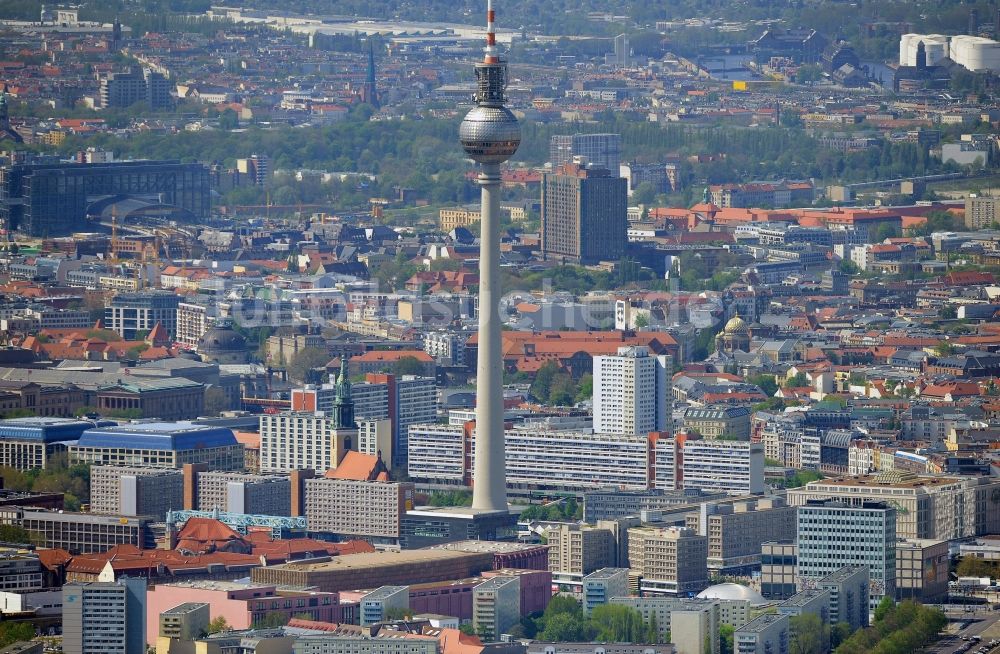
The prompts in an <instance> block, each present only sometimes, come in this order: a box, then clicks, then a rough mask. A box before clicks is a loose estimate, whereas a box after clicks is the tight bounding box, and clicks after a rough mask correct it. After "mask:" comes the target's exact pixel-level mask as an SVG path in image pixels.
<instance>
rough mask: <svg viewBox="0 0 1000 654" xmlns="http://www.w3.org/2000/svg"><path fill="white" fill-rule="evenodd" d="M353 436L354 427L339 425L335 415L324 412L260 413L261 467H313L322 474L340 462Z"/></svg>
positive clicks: (264, 469)
mask: <svg viewBox="0 0 1000 654" xmlns="http://www.w3.org/2000/svg"><path fill="white" fill-rule="evenodd" d="M356 439H357V430H354V429H339V428H338V427H337V419H336V418H334V417H333V416H329V415H326V414H324V413H319V412H316V413H312V412H306V411H286V412H283V413H274V414H266V413H265V414H261V416H260V469H261V472H290V471H292V470H313V471H315V472H316V474H318V475H322V474H325V473H326V471H327V470H330V469H331V468H336V467H337V466H338V465H339V464H340V461H341V459H343V457H344V454H345V452H346V451H347V450H349V449H352V445H353V443H354V442H355V441H356Z"/></svg>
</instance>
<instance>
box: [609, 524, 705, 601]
mask: <svg viewBox="0 0 1000 654" xmlns="http://www.w3.org/2000/svg"><path fill="white" fill-rule="evenodd" d="M628 560H629V567H630V568H631V569H632V570H633V571H634V572H637V573H638V574H639V575H640V576H641V580H640V582H639V590H640V591H642V592H648V593H665V594H669V595H683V594H687V593H697V592H699V591H701V590H702V589H704V588H705V587H707V586H708V538H707V537H705V536H701V535H699V534H698V533H696V532H695V531H694V530H692V529H686V528H682V527H667V528H663V529H660V528H655V527H633V528H632V529H629V530H628Z"/></svg>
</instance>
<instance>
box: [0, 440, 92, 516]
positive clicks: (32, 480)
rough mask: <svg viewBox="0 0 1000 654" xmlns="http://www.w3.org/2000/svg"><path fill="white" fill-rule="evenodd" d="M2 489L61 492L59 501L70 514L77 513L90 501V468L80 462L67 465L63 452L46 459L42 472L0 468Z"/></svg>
mask: <svg viewBox="0 0 1000 654" xmlns="http://www.w3.org/2000/svg"><path fill="white" fill-rule="evenodd" d="M0 477H2V478H3V486H4V488H9V489H11V490H18V491H33V492H36V493H63V496H64V499H63V502H64V504H65V506H66V508H67V509H69V510H70V511H78V510H79V509H80V506H81V504H83V503H86V502H89V501H90V466H89V465H87V464H83V463H78V464H76V465H72V466H70V465H68V463H67V455H66V453H65V452H62V453H59V454H56V455H54V456H53V457H52V458H50V459H49V460H48V463H47V465H46V467H45V469H41V468H33V469H31V470H27V471H20V470H15V469H14V468H7V467H0Z"/></svg>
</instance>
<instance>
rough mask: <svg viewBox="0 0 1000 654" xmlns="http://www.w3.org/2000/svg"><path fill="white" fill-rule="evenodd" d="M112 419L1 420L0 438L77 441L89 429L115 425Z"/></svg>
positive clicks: (40, 418)
mask: <svg viewBox="0 0 1000 654" xmlns="http://www.w3.org/2000/svg"><path fill="white" fill-rule="evenodd" d="M116 424H117V423H115V422H111V421H110V420H97V421H91V420H74V419H72V418H50V417H34V416H30V417H25V418H9V419H7V420H0V439H2V440H18V441H39V442H43V443H58V442H60V441H75V440H77V439H78V438H80V435H81V434H83V432H84V431H85V430H87V429H93V428H94V427H113V426H115V425H116Z"/></svg>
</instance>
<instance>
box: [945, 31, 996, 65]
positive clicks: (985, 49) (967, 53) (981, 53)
mask: <svg viewBox="0 0 1000 654" xmlns="http://www.w3.org/2000/svg"><path fill="white" fill-rule="evenodd" d="M951 58H952V59H953V60H954V62H955V63H956V64H958V65H960V66H962V67H964V68H966V69H968V70H971V71H991V72H997V71H1000V43H998V42H996V41H994V40H993V39H986V38H983V37H981V36H956V37H954V38H952V40H951Z"/></svg>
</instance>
